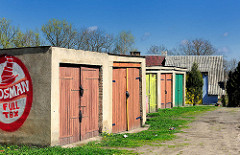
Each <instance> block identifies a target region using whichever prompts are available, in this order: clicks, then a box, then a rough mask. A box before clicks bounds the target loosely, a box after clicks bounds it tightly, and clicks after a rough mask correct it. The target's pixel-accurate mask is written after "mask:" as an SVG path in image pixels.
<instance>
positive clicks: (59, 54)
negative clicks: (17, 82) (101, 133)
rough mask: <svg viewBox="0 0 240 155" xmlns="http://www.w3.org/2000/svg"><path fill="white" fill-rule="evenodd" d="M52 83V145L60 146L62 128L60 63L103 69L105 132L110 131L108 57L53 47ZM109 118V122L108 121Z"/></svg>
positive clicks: (101, 54)
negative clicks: (60, 129) (60, 130)
mask: <svg viewBox="0 0 240 155" xmlns="http://www.w3.org/2000/svg"><path fill="white" fill-rule="evenodd" d="M51 49H52V83H51V87H52V90H51V94H52V100H51V103H52V104H51V116H52V118H51V120H52V123H51V130H52V133H51V145H59V134H60V133H59V127H60V124H59V123H60V116H59V114H60V112H59V109H60V104H59V103H60V92H59V65H60V63H70V64H78V65H89V66H91V65H94V66H99V67H101V70H102V75H103V79H102V80H103V98H102V102H103V108H104V109H107V110H104V109H103V130H104V129H106V130H107V129H109V127H110V124H109V121H108V120H109V119H110V118H111V117H110V118H109V117H108V116H109V113H110V112H111V109H109V108H108V107H110V105H109V104H110V102H109V96H108V95H105V94H109V87H110V86H109V84H108V81H109V80H108V77H109V70H108V66H109V64H108V63H109V62H108V55H107V54H105V53H98V52H87V51H82V50H73V49H65V48H57V47H52V48H51ZM106 116H107V117H106ZM106 118H107V120H106Z"/></svg>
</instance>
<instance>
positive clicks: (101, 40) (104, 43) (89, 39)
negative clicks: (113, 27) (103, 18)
mask: <svg viewBox="0 0 240 155" xmlns="http://www.w3.org/2000/svg"><path fill="white" fill-rule="evenodd" d="M112 44H113V36H112V35H110V34H107V33H106V32H105V31H103V30H100V29H96V30H91V31H90V30H88V29H83V30H81V31H80V32H78V34H77V35H76V48H77V49H82V50H87V51H96V52H109V51H110V48H111V46H112Z"/></svg>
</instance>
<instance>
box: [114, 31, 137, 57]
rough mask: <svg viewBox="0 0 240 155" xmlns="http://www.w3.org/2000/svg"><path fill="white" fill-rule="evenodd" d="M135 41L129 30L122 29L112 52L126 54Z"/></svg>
mask: <svg viewBox="0 0 240 155" xmlns="http://www.w3.org/2000/svg"><path fill="white" fill-rule="evenodd" d="M134 43H135V40H134V36H133V35H132V33H131V32H130V31H128V32H127V31H122V32H120V33H119V35H118V36H117V38H116V41H115V49H114V53H119V54H127V53H129V52H130V50H131V49H132V48H133V44H134Z"/></svg>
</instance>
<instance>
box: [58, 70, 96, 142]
mask: <svg viewBox="0 0 240 155" xmlns="http://www.w3.org/2000/svg"><path fill="white" fill-rule="evenodd" d="M98 78H99V69H95V68H86V67H82V68H80V67H60V144H61V145H63V144H69V143H73V142H77V141H79V140H83V139H87V138H90V137H93V136H96V135H98V81H99V80H98Z"/></svg>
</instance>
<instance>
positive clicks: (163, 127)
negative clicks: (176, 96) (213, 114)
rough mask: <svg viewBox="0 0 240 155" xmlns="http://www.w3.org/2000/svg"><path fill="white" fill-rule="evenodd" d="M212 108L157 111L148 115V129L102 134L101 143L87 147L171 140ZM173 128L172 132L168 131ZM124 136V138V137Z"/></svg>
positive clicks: (179, 108)
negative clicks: (196, 117) (197, 117)
mask: <svg viewBox="0 0 240 155" xmlns="http://www.w3.org/2000/svg"><path fill="white" fill-rule="evenodd" d="M216 108H217V107H214V106H191V107H175V108H172V109H159V110H158V112H156V113H150V114H148V119H147V122H146V124H149V125H150V127H149V129H148V130H146V131H142V132H139V133H124V134H109V133H103V134H102V136H103V140H102V141H101V142H90V143H89V144H88V145H89V146H100V147H139V146H143V145H146V144H151V143H152V142H163V141H166V140H172V139H174V138H175V137H176V136H175V135H174V133H177V132H181V129H182V128H186V127H187V124H188V123H190V122H191V121H193V120H194V118H195V116H196V115H198V114H201V113H203V112H206V111H210V110H215V109H216ZM172 127H174V130H169V129H170V128H172ZM124 135H125V137H126V136H127V137H126V138H125V137H124Z"/></svg>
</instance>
